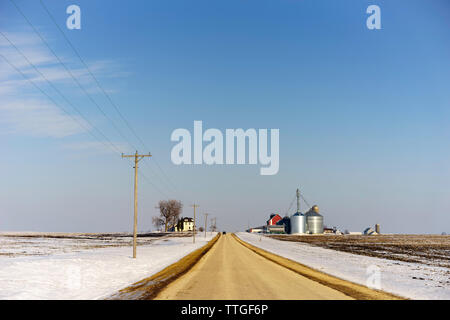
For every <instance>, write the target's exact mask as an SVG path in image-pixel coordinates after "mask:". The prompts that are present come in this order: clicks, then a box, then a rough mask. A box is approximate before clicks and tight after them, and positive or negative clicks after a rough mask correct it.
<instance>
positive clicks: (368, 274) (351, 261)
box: [236, 232, 450, 299]
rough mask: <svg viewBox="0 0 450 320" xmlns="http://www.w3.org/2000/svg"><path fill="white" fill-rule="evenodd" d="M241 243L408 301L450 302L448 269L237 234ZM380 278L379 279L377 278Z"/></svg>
mask: <svg viewBox="0 0 450 320" xmlns="http://www.w3.org/2000/svg"><path fill="white" fill-rule="evenodd" d="M236 235H237V236H238V237H239V238H241V239H242V240H244V241H246V242H248V243H250V244H252V245H254V246H255V247H259V248H261V249H264V250H266V251H269V252H272V253H275V254H277V255H280V256H282V257H285V258H288V259H291V260H294V261H297V262H299V263H302V264H304V265H307V266H309V267H311V268H314V269H316V270H320V271H322V272H325V273H327V274H330V275H333V276H336V277H338V278H341V279H345V280H349V281H352V282H355V283H359V284H362V285H367V284H372V285H376V284H377V283H378V281H377V279H380V281H379V285H380V289H381V290H384V291H387V292H391V293H394V294H397V295H400V296H403V297H406V298H410V299H450V269H448V268H443V267H437V266H429V265H425V264H420V263H410V262H402V261H395V260H388V259H381V258H375V257H369V256H363V255H356V254H352V253H347V252H341V251H335V250H331V249H325V248H320V247H316V246H312V245H309V244H306V243H301V242H288V241H281V240H275V239H271V238H269V237H265V236H261V235H257V234H250V233H245V232H239V233H237V234H236ZM378 275H379V277H378Z"/></svg>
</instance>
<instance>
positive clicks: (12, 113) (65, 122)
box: [0, 99, 89, 138]
mask: <svg viewBox="0 0 450 320" xmlns="http://www.w3.org/2000/svg"><path fill="white" fill-rule="evenodd" d="M72 117H73V118H72ZM72 117H70V116H68V115H66V114H65V113H63V112H62V111H61V110H60V109H59V108H57V107H55V106H54V105H52V104H49V103H46V102H45V101H42V100H36V99H22V100H16V101H9V102H6V103H5V102H2V103H1V104H0V124H1V127H2V133H14V134H26V135H31V136H36V137H52V138H63V137H67V136H71V135H74V134H78V133H83V132H85V131H86V129H89V125H88V124H87V123H86V122H85V121H84V120H83V119H82V118H81V117H78V116H75V115H74V116H72ZM74 119H76V120H74ZM80 124H81V125H80Z"/></svg>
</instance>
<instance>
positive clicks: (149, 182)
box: [0, 31, 167, 197]
mask: <svg viewBox="0 0 450 320" xmlns="http://www.w3.org/2000/svg"><path fill="white" fill-rule="evenodd" d="M0 34H2V36H3V37H4V38H5V39H6V40H7V41H8V42H10V44H11V45H12V46H13V47H14V48H15V49H16V50H17V51H18V52H19V53H20V54H21V55H22V56H23V58H24V59H25V60H26V61H27V62H28V63H29V64H30V65H31V66H32V67H33V68H34V69H35V70H36V71H37V72H38V73H39V74H40V75H41V76H42V77H43V78H44V79H45V80H46V81H47V83H48V84H49V85H50V86H51V87H52V88H53V89H54V90H55V91H56V92H58V93H59V94H60V95H61V96H62V97H63V99H64V100H65V101H66V102H67V103H68V104H69V105H71V107H72V108H74V109H75V110H76V111H77V113H78V114H79V115H80V117H82V118H83V119H84V120H85V121H86V122H87V123H88V124H89V125H90V126H91V127H93V128H94V129H96V130H97V131H98V133H99V134H100V135H101V136H102V137H103V138H104V139H105V140H106V141H107V142H108V143H109V145H108V144H106V143H105V141H103V140H101V139H99V138H98V137H97V136H96V135H95V134H94V133H93V132H92V131H91V130H90V128H88V127H87V126H86V125H85V124H84V123H83V122H81V121H80V120H79V119H78V118H76V117H74V116H73V115H72V114H71V113H70V112H69V111H67V110H66V109H65V108H64V107H62V106H61V105H60V104H59V103H57V102H56V101H55V100H54V99H53V98H52V97H51V96H50V95H49V94H48V93H47V92H45V91H44V90H43V89H42V88H40V87H39V86H38V85H37V84H36V83H35V82H34V81H33V80H31V79H30V78H28V77H27V76H26V75H25V73H23V72H22V71H21V70H20V69H19V68H17V67H16V66H15V65H14V64H13V63H12V62H11V61H9V59H7V58H6V57H5V56H4V55H2V54H0V56H1V57H2V58H3V59H4V60H5V61H6V63H7V64H8V65H9V66H10V67H11V68H13V69H14V70H15V71H16V72H17V73H19V74H20V75H21V76H22V77H23V78H24V79H25V80H27V81H28V82H29V83H31V84H32V85H33V86H34V87H35V88H36V89H37V90H39V91H40V92H41V93H42V94H44V95H45V96H46V97H47V98H48V99H49V100H50V101H51V102H52V103H53V104H54V105H55V106H56V107H57V108H59V109H61V110H62V111H63V112H64V113H66V114H67V115H68V116H69V117H70V118H72V120H74V121H75V122H77V123H78V124H79V125H80V126H81V127H82V128H84V129H85V130H86V132H87V133H89V134H90V135H91V136H92V137H93V138H94V139H95V140H97V141H99V142H100V143H101V144H103V145H104V146H106V147H108V148H110V149H112V151H114V152H116V153H118V154H122V153H121V152H120V150H119V149H118V147H117V146H116V145H115V144H114V143H112V142H111V140H110V139H108V137H106V136H105V135H104V134H103V132H101V131H100V129H98V128H97V127H95V126H94V125H93V124H92V123H91V122H90V121H89V120H88V119H87V118H86V117H85V116H84V115H83V114H82V113H81V112H80V111H79V110H78V108H77V107H76V106H75V105H73V104H72V103H71V102H70V101H69V100H68V99H67V97H65V96H64V95H63V94H62V93H61V92H60V91H59V90H58V88H56V87H55V86H54V85H53V84H52V83H51V81H50V80H48V79H47V78H46V77H45V75H44V74H43V73H42V72H40V71H39V69H38V68H37V67H36V66H35V65H34V64H33V63H32V62H31V61H30V60H29V59H28V58H27V57H26V55H24V54H23V52H22V51H21V50H20V49H19V48H17V46H15V45H14V43H13V42H11V41H10V39H9V38H8V37H6V36H5V34H4V33H3V32H1V31H0ZM139 175H141V176H142V177H143V178H144V179H145V180H146V182H147V183H148V184H150V185H151V186H153V188H154V189H155V190H156V191H158V192H159V193H160V194H162V195H163V196H165V197H167V194H165V193H164V192H163V191H161V190H160V189H159V188H158V187H157V186H156V185H155V184H154V183H152V182H151V180H150V179H149V178H147V176H145V175H144V174H143V173H139Z"/></svg>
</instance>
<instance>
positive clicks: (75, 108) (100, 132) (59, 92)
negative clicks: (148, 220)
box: [0, 31, 120, 154]
mask: <svg viewBox="0 0 450 320" xmlns="http://www.w3.org/2000/svg"><path fill="white" fill-rule="evenodd" d="M0 34H1V35H2V36H3V37H4V38H5V39H6V40H7V41H8V42H9V43H10V45H11V46H12V47H14V49H16V51H17V52H19V53H20V55H21V56H22V57H23V58H24V59H25V60H26V61H27V62H28V64H29V65H30V66H32V67H33V69H34V70H35V71H36V72H37V73H39V75H40V76H41V77H42V78H44V80H45V81H46V82H47V83H48V84H49V85H50V86H51V87H52V88H53V90H55V91H56V92H57V93H58V94H59V95H60V96H61V97H62V98H63V99H64V101H66V103H67V104H69V105H70V106H71V107H72V108H73V109H74V110H75V111H76V112H77V113H78V114H79V115H80V116H81V117H82V118H83V119H84V121H86V122H87V123H88V124H89V125H90V126H91V127H92V128H94V129H95V130H96V131H97V132H98V133H99V134H100V135H101V136H102V137H103V138H104V139H105V140H106V141H107V142H108V143H109V144H110V146H111V147H112V149H113V150H114V151H115V152H117V153H119V154H120V151H119V149H118V148H117V146H116V145H115V144H114V143H112V142H111V140H110V139H108V137H106V135H105V134H104V133H103V132H102V131H100V129H98V128H97V127H96V126H95V125H93V124H92V123H91V122H90V121H89V120H88V119H87V118H86V117H85V116H84V115H83V114H82V113H81V111H80V110H79V109H78V108H77V107H76V106H74V105H73V104H72V103H71V102H70V101H69V100H68V99H67V97H66V96H65V95H64V94H63V93H62V92H61V91H60V90H59V89H58V88H57V87H55V86H54V85H53V83H52V82H51V81H50V80H48V79H47V77H46V76H45V75H44V74H43V73H42V72H41V71H40V70H39V69H38V68H37V67H36V65H35V64H33V63H32V62H31V61H30V60H29V59H28V58H27V56H26V55H25V54H24V53H23V52H22V51H21V50H20V49H19V48H18V47H17V46H16V45H15V44H14V43H13V42H12V41H11V40H10V39H9V38H8V37H7V36H6V35H5V34H4V33H3V32H2V31H0ZM3 58H4V59H5V60H6V58H5V57H3ZM8 64H9V65H10V66H12V64H11V63H9V62H8ZM15 69H16V68H15ZM18 70H19V69H18V68H17V69H16V71H18ZM52 100H53V99H52ZM58 107H59V106H58ZM59 108H60V109H62V110H64V109H63V108H61V107H59ZM64 111H65V110H64ZM65 112H66V113H68V112H67V111H65ZM72 118H74V117H72ZM85 129H86V130H87V131H89V130H88V129H87V128H85ZM94 137H95V136H94ZM95 138H96V140H98V138H97V137H95ZM99 141H100V140H99Z"/></svg>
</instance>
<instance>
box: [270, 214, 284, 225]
mask: <svg viewBox="0 0 450 320" xmlns="http://www.w3.org/2000/svg"><path fill="white" fill-rule="evenodd" d="M282 219H283V218H281V216H280V215H279V214H276V213H273V214H271V215H270V219H269V220H267V225H268V226H273V225H276V224H277V222H278V221H280V220H282Z"/></svg>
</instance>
